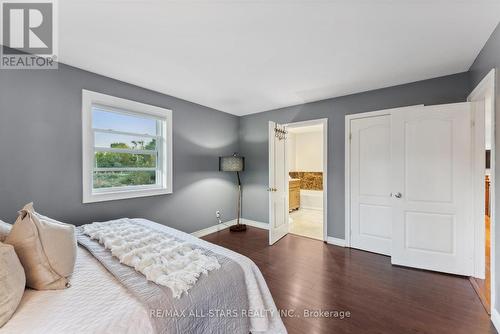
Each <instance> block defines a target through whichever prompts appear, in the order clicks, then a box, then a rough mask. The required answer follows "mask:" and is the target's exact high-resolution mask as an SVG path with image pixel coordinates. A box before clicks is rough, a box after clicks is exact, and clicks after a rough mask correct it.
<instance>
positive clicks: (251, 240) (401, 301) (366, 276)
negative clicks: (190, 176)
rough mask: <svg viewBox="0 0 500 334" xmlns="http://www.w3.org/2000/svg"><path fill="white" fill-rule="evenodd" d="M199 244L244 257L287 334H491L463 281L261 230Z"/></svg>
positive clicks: (218, 236)
mask: <svg viewBox="0 0 500 334" xmlns="http://www.w3.org/2000/svg"><path fill="white" fill-rule="evenodd" d="M203 239H205V240H207V241H210V242H212V243H215V244H218V245H221V246H223V247H226V248H229V249H232V250H234V251H236V252H239V253H241V254H243V255H246V256H248V257H249V258H251V259H252V260H253V261H254V262H255V263H256V264H257V266H259V268H260V270H261V271H262V274H263V275H264V277H265V278H266V281H267V284H268V286H269V289H270V290H271V293H272V295H273V297H274V300H275V302H276V305H277V307H278V309H294V310H295V314H296V315H299V316H300V317H286V318H283V321H284V323H285V326H286V327H287V329H288V332H289V333H291V334H293V333H308V334H312V333H339V334H340V333H398V334H402V333H453V334H458V333H464V334H479V333H496V331H495V329H494V327H493V325H492V324H491V323H490V320H489V316H488V314H487V313H486V311H485V309H484V307H483V305H482V304H481V301H480V300H479V298H478V296H477V295H476V293H475V291H474V290H473V288H472V286H471V284H470V282H469V280H468V279H467V278H465V277H457V276H452V275H445V274H438V273H433V272H428V271H422V270H414V269H408V268H403V267H395V266H392V265H391V261H390V258H389V257H387V256H382V255H378V254H372V253H369V252H363V251H358V250H354V249H349V248H342V247H337V246H332V245H327V244H325V243H323V242H321V241H317V240H313V239H308V238H304V237H300V236H295V235H287V236H286V237H285V238H283V239H282V240H280V241H278V243H277V244H275V245H273V246H268V231H266V230H261V229H257V228H252V227H249V229H248V230H247V231H246V232H241V233H234V232H233V233H231V232H229V230H228V229H226V230H223V231H220V232H217V233H214V234H211V235H208V236H206V237H204V238H203ZM309 309H314V310H317V309H322V310H327V311H335V310H337V311H349V312H350V314H351V316H350V318H344V319H343V320H341V319H338V318H304V317H303V316H302V314H303V311H304V310H309Z"/></svg>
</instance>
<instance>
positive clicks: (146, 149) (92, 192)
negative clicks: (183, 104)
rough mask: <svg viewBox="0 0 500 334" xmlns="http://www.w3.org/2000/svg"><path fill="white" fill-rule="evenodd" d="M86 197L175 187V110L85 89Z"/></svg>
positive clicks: (93, 199)
mask: <svg viewBox="0 0 500 334" xmlns="http://www.w3.org/2000/svg"><path fill="white" fill-rule="evenodd" d="M82 124H83V129H82V130H83V131H82V133H83V202H84V203H91V202H100V201H110V200H117V199H125V198H134V197H144V196H153V195H164V194H169V193H172V111H171V110H168V109H163V108H159V107H155V106H151V105H147V104H143V103H138V102H133V101H129V100H125V99H120V98H116V97H112V96H108V95H104V94H99V93H95V92H90V91H86V90H83V92H82Z"/></svg>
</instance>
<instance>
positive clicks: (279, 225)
mask: <svg viewBox="0 0 500 334" xmlns="http://www.w3.org/2000/svg"><path fill="white" fill-rule="evenodd" d="M276 127H277V124H276V123H274V122H269V188H268V191H269V209H270V210H269V211H270V217H269V224H270V225H269V244H270V245H272V244H274V243H275V242H276V241H278V240H279V239H281V238H283V237H284V236H285V235H287V234H288V168H287V154H286V145H285V143H286V136H283V135H279V134H277V133H276V131H275V129H276ZM280 128H281V129H282V127H281V126H280Z"/></svg>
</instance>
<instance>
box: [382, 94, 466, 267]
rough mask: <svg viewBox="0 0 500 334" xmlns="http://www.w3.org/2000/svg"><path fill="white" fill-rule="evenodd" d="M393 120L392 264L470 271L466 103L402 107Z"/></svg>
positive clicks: (393, 116) (392, 117) (393, 115)
mask: <svg viewBox="0 0 500 334" xmlns="http://www.w3.org/2000/svg"><path fill="white" fill-rule="evenodd" d="M391 121H392V126H391V129H392V130H391V131H392V135H391V146H392V150H391V151H392V173H391V178H392V180H393V182H392V184H393V188H392V190H391V191H392V193H393V197H392V203H393V206H392V208H393V211H392V212H393V219H392V237H393V241H392V263H393V264H396V265H403V266H409V267H415V268H422V269H429V270H435V271H441V272H446V273H453V274H459V275H471V274H472V272H473V237H474V229H473V223H472V204H473V191H472V129H471V128H472V123H471V106H470V104H469V103H459V104H449V105H438V106H430V107H414V108H411V109H406V110H400V111H399V112H395V113H393V114H392V116H391Z"/></svg>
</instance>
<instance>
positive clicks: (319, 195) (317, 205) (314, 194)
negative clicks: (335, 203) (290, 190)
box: [300, 189, 323, 210]
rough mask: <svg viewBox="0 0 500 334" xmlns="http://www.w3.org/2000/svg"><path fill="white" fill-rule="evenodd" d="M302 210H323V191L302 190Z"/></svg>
mask: <svg viewBox="0 0 500 334" xmlns="http://www.w3.org/2000/svg"><path fill="white" fill-rule="evenodd" d="M300 208H301V209H311V210H323V191H322V190H303V189H300Z"/></svg>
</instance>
